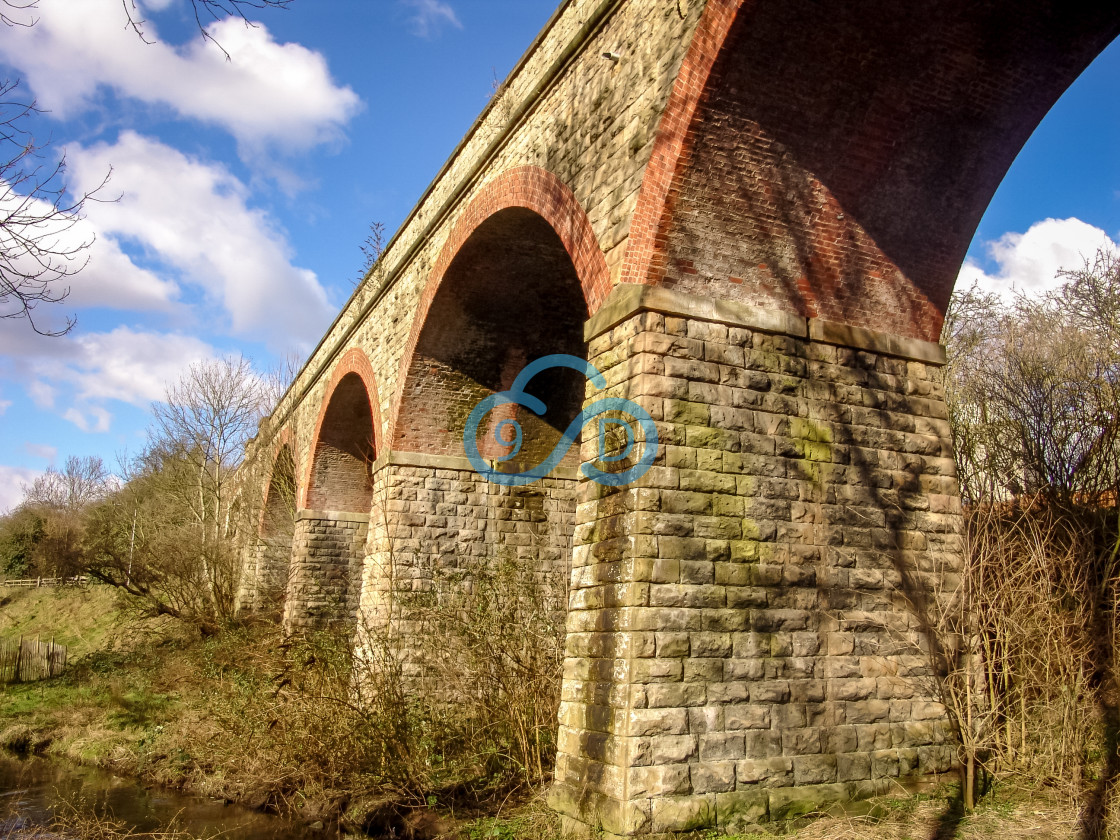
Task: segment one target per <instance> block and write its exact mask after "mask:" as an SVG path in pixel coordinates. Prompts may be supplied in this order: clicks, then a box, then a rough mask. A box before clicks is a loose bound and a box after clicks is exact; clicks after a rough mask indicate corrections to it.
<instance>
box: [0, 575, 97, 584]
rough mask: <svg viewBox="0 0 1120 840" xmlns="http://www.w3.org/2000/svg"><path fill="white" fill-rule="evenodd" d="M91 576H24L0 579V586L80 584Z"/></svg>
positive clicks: (87, 580)
mask: <svg viewBox="0 0 1120 840" xmlns="http://www.w3.org/2000/svg"><path fill="white" fill-rule="evenodd" d="M88 582H89V578H88V577H86V576H85V575H76V576H75V577H55V578H45V577H40V578H22V579H20V580H3V579H0V586H31V587H39V586H80V585H82V584H84V583H88Z"/></svg>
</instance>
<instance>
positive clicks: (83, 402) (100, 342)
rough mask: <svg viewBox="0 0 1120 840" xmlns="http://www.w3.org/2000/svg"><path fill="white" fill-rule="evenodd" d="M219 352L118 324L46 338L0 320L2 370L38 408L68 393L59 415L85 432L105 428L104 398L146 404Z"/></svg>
mask: <svg viewBox="0 0 1120 840" xmlns="http://www.w3.org/2000/svg"><path fill="white" fill-rule="evenodd" d="M219 355H220V354H219V353H218V352H217V351H216V350H215V349H214V348H213V347H211V346H210V345H208V344H206V343H205V342H204V341H202V340H200V339H197V338H193V337H191V336H185V335H179V334H175V333H171V334H164V333H157V332H145V331H140V330H133V329H130V328H129V327H117V328H116V329H114V330H111V331H109V332H94V333H76V334H71V335H68V336H65V337H63V338H45V337H42V336H36V335H34V334H28V332H27V331H26V330H20V329H18V326H17V325H15V324H11V325H10V326H9V325H7V324H5V323H4V322H0V374H2V375H4V376H6V377H7V378H10V379H15V380H22V381H24V382H25V383H26V384H25V387H26V389H27V391H28V393H29V394H30V395H31V396H32V399H34V400H35V401H36V403H37V404H39V405H40V406H41V407H45V408H50V407H53V406H54V404H55V403H56V402H57V401H59V395H60V393H61V392H63V391H65V393H66V394H67V395H72V396H73V400H74V402H75V405H72V406H70V407H68V408H67V409H66V411H65V412H64V413H63V417H64V418H65V419H67V420H70V421H71V422H73V423H74V424H75V425H77V426H78V427H79V428H81V429H83V430H85V431H106V430H107V429H108V427H109V423H110V421H111V419H112V415H111V414H109V412H108V411H107V410H105V409H104V408H103V406H102V405H101V404H102V403H104V402H105V401H107V400H120V401H121V402H126V403H131V404H132V405H136V406H139V407H141V408H147V407H148V405H150V404H151V403H152V402H153V401H155V400H159V399H162V398H163V395H164V391H165V390H166V388H167V385H168V383H171V382H174V381H175V380H177V379H178V378H179V377H180V376H181V375H182V374H183V372H184V371H185V370H186V369H187V367H189V366H190V365H191V364H193V363H195V362H199V361H203V360H206V359H213V358H216V357H217V356H219ZM37 395H38V396H37ZM45 396H49V403H48V402H47V400H46V399H44V397H45Z"/></svg>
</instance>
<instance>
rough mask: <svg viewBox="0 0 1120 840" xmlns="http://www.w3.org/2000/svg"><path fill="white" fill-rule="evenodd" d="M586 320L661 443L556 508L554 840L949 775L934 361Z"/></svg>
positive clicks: (739, 308)
mask: <svg viewBox="0 0 1120 840" xmlns="http://www.w3.org/2000/svg"><path fill="white" fill-rule="evenodd" d="M588 326H589V330H588V331H589V333H591V335H590V336H589V338H590V354H589V358H590V361H591V362H592V363H593V364H595V365H596V366H598V367H599V368H600V370H602V371H603V373H604V374H605V376H606V377H607V380H608V384H609V386H610V388H609V391H610V393H611V394H612V395H614V396H623V397H626V398H628V399H631V400H634V401H636V402H638V403H639V404H640V405H642V406H643V407H644V408H645V409H646V410H647V411H649V413H650V414H651V416H652V417H653V418H654V420H655V421H657V424H658V434H659V439H660V441H661V444H662V446H661V452H660V456H659V458H658V460H657V462H656V463H655V465H654V467H653V468H651V469H650V471H649V472H648V473H647V474H646V476H645V477H644V478H643V479H641V480H640V481H639V482H637V483H636V484H635V485H632V486H629V487H622V488H606V487H601V486H599V485H596V484H593V483H590V482H585V483H582V484H581V485H580V489H579V496H578V498H579V504H578V508H577V516H576V521H577V526H576V532H575V548H574V560H573V570H572V590H571V593H570V603H569V608H570V612H569V616H568V647H567V656H566V661H565V666H564V694H563V698H562V705H561V711H560V733H559V753H560V755H559V757H558V760H557V767H556V782H555V786H554V790H553V792H552V802H553V804H554V806H555V807H556V808H557V809H558V810H560V812H561V813H562V814H564V815H566V816H567V817H569V818H571V825H570V827H583V828H584V829H585V830H586V828H587V827H588V826H590V827H601V828H602V829H603V830H604V831H605V832H606V834H608V835H618V836H628V835H633V834H641V833H650V832H653V833H660V832H671V831H684V830H688V829H693V828H703V827H716V828H719V829H721V830H727V831H734V830H737V829H739V828H740V827H741V826H743V825H747V824H750V823H753V822H759V821H766V820H778V819H785V818H789V817H792V816H796V815H798V814H799V813H803V812H804V811H806V810H812V809H813V808H815V807H817V806H818V805H820V804H821V803H822V802H825V801H835V800H837V799H844V798H848V797H852V796H859V795H867V794H869V793H872V792H875V791H878V790H881V789H882V788H883V786H884V785H885V784H887V780H891V779H896V778H898V777H905V776H911V775H915V774H923V773H932V772H938V771H944V770H948V769H949V768H950V767H951V766H952V765H953V762H954V758H955V753H954V750H953V748H952V747H951V746H950V743H951V740H952V738H951V736H952V732H951V726H950V723H949V720H948V719H947V717H946V715H945V710H944V708H943V707H942V706H941V705H940V704H939V703H938V702H936V700H935V696H936V692H935V688H936V687H935V685H934V681H933V674H932V670H931V666H930V658H929V656H928V642H929V635H928V634H929V632H930V628H931V625H932V624H934V623H935V622H936V619H937V611H938V609H937V608H938V605H939V602H937V601H936V599H935V597H934V594H933V593H936V592H937V591H938V587H937V586H936V585H935V583H936V581H937V580H938V579H939V576H940V575H942V574H944V573H945V572H946V570H947V569H948V570H950V571H951V570H953V569H955V568H956V564H957V563H958V562H959V561H958V556H959V555H958V551H959V533H960V527H961V517H960V506H959V501H958V496H957V492H958V491H957V481H956V475H955V468H954V462H953V458H952V452H951V449H950V438H949V426H948V422H947V419H946V412H945V405H944V399H943V394H942V390H941V386H940V384H939V383H938V381H937V378H936V375H935V373H936V367H937V364H938V363H939V362H940V360H941V350H940V348H939V347H937V346H936V345H931V344H929V343H926V342H920V341H905V340H900V339H898V338H897V337H888V336H882V335H878V334H875V333H872V332H869V331H866V330H858V331H853V330H851V329H850V328H841V327H836V326H834V325H829V324H827V323H823V322H816V321H810V322H807V321H806V320H805V319H800V318H796V317H792V316H788V317H787V316H782V315H780V314H776V313H773V312H764V311H761V310H757V309H755V308H753V307H750V306H746V305H742V304H733V303H727V302H721V301H712V300H706V299H703V298H697V297H693V296H689V295H684V294H680V293H675V292H670V291H667V290H664V289H641V290H639V289H626V290H618V291H617V292H616V294H615V295H614V296H613V297H612V299H611V300H608V302H607V304H606V305H605V306H604V307H603V309H602V310H601V312H600V314H599V315H598V316H596V318H593V319H592V321H591V322H590V323H589V325H588ZM841 339H842V340H844V341H846V342H855V343H857V344H858V345H859V346H855V347H853V346H845V345H844V344H837V343H836V341H837V340H841Z"/></svg>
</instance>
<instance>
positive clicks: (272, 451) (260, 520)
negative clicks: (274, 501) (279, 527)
mask: <svg viewBox="0 0 1120 840" xmlns="http://www.w3.org/2000/svg"><path fill="white" fill-rule="evenodd" d="M285 446H286V447H288V449H289V450H290V451H291V453H292V458H293V459H294V458H295V446H294V445H293V444H292V430H291V428H290V427H288V426H285V427H284V429H283V430H282V431H281V432H280V434H278V435H277V436H276V438H275V439H274V440H273V441H272V446H271V447H270V448H269V459H268V463H269V470H268V476H267V480H266V481H265V482H264V486H263V488H262V489H261V496H260V502H261V514H260V516H259V517H257V535H258V536H259V535H260V532H261V526H262V525H263V524H264V518H265V508H266V507H267V506H268V497H269V493H270V492H271V490H272V480H273V476H274V475H275V473H276V461H277V459H278V458H279V457H280V453H281V451H282V450H283V449H284V447H285ZM293 466H294V465H293ZM296 472H298V469H293V471H292V478H293V479H294V478H295V474H296ZM300 498H301V490H300V486H299V485H297V486H296V499H297V501H298V500H299V499H300Z"/></svg>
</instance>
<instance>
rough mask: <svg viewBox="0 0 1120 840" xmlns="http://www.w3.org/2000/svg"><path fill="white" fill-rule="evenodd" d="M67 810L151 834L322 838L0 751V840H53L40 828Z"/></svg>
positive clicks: (209, 803)
mask: <svg viewBox="0 0 1120 840" xmlns="http://www.w3.org/2000/svg"><path fill="white" fill-rule="evenodd" d="M69 807H74V808H77V809H78V810H80V811H82V812H84V813H89V812H92V813H96V814H99V815H111V816H112V817H113V818H114V819H116V820H120V821H123V822H125V823H127V824H128V825H130V826H135V827H136V829H137V830H139V831H157V830H160V829H163V828H166V826H167V825H168V824H169V823H170V822H171V821H172V820H174V821H175V822H176V825H177V827H179V828H181V829H183V830H184V831H186V832H188V833H189V834H191V835H192V836H195V837H214V836H216V835H219V834H220V835H221V837H222V838H223V840H226V838H228V840H312V838H322V837H324V835H325V834H326V832H321V831H320V832H315V831H312V830H310V829H307V828H304V827H302V826H297V825H294V824H292V823H290V822H288V821H287V820H282V819H280V818H278V817H273V816H269V815H267V814H260V813H257V812H254V811H249V810H247V809H245V808H240V807H238V806H236V805H228V806H227V805H224V804H223V803H221V802H214V801H213V800H209V799H203V798H200V797H195V796H183V795H181V794H175V793H170V792H166V791H158V790H145V789H144V788H142V787H140V786H139V785H137V784H135V783H134V782H132V781H129V780H127V779H122V778H120V777H118V776H114V775H112V774H111V773H107V772H105V771H102V770H97V769H95V768H90V767H74V766H71V765H67V764H62V763H60V762H56V761H50V760H47V759H42V758H30V759H16V758H11V757H7V756H5V755H4V754H2V753H0V840H24V838H31V837H34V838H36V840H41V838H48V837H50V838H54V837H58V835H52V834H46V833H44V827H45V826H47V825H49V824H50V822H51V820H52V818H53V817H54V815H55V814H56V813H60V812H64V810H65V809H67V808H69ZM64 840H71V838H64Z"/></svg>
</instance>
